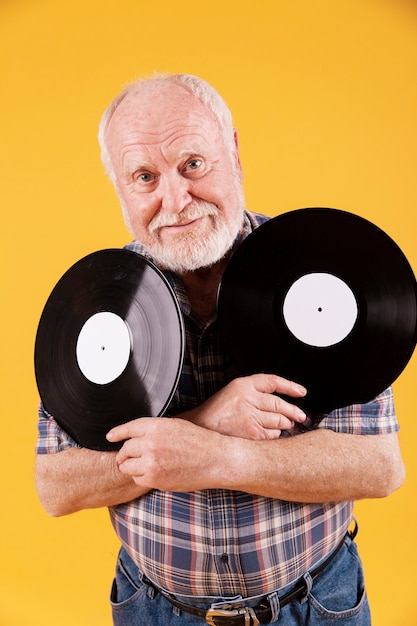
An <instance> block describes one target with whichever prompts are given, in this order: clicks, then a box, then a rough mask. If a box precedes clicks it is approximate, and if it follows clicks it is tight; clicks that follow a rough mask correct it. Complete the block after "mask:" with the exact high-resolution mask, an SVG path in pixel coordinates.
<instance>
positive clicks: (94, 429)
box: [35, 249, 184, 450]
mask: <svg viewBox="0 0 417 626" xmlns="http://www.w3.org/2000/svg"><path fill="white" fill-rule="evenodd" d="M183 352H184V330H183V322H182V316H181V313H180V310H179V307H178V303H177V300H176V297H175V295H174V293H173V291H172V289H171V287H170V285H169V283H168V282H167V280H166V279H165V277H164V275H163V274H162V273H161V272H160V271H159V270H158V269H157V268H156V267H155V266H154V265H153V264H152V263H151V262H150V261H148V260H147V259H145V258H144V257H143V256H141V255H139V254H137V253H135V252H132V251H129V250H120V249H109V250H100V251H98V252H94V253H92V254H90V255H88V256H86V257H84V258H83V259H81V260H80V261H78V262H77V263H75V265H73V266H72V267H71V268H70V269H69V270H68V271H67V272H66V273H65V274H64V275H63V276H62V278H61V279H60V280H59V282H58V283H57V285H56V286H55V288H54V289H53V291H52V293H51V295H50V296H49V298H48V301H47V303H46V305H45V308H44V310H43V313H42V315H41V319H40V322H39V326H38V331H37V335H36V342H35V374H36V381H37V385H38V389H39V393H40V396H41V399H42V402H43V404H44V407H45V409H46V410H47V411H48V413H50V414H51V415H53V416H54V418H55V419H56V421H57V422H58V423H59V424H60V425H61V426H62V428H63V429H64V430H65V431H66V432H67V433H68V434H69V435H71V436H72V437H73V438H74V439H75V441H76V442H78V443H79V444H80V445H81V446H84V447H87V448H91V449H94V450H111V449H115V448H117V447H119V446H118V445H117V444H116V445H115V444H110V443H109V442H108V441H107V440H106V438H105V435H106V433H107V432H108V431H109V430H110V429H111V428H112V427H113V426H116V425H118V424H122V423H124V422H127V421H129V420H131V419H134V418H137V417H143V416H158V415H162V414H163V413H164V411H165V410H166V408H167V406H168V404H169V403H170V401H171V399H172V396H173V394H174V392H175V389H176V386H177V383H178V379H179V375H180V372H181V368H182V361H183Z"/></svg>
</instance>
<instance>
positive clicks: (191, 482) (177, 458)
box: [107, 417, 232, 491]
mask: <svg viewBox="0 0 417 626" xmlns="http://www.w3.org/2000/svg"><path fill="white" fill-rule="evenodd" d="M107 438H108V439H109V440H110V441H125V443H124V444H123V446H122V448H121V449H120V450H119V452H118V454H117V456H116V462H117V464H118V466H119V470H120V471H121V472H122V473H123V474H126V475H127V476H131V477H132V478H133V480H134V481H135V483H136V484H137V485H139V486H140V487H142V488H144V489H146V488H147V489H161V490H164V491H195V490H198V489H206V488H210V487H217V486H219V485H218V481H220V479H221V475H222V473H223V469H222V462H221V459H222V454H223V452H222V449H223V445H224V442H225V440H229V439H230V441H232V439H231V438H229V437H224V436H222V435H219V434H218V433H215V432H213V431H207V430H206V429H204V428H201V427H199V426H196V425H195V424H192V423H191V422H188V421H187V420H184V419H181V418H175V417H172V418H166V417H140V418H139V419H136V420H133V421H131V422H127V423H126V424H122V425H121V426H116V427H115V428H113V429H112V430H111V431H110V432H109V433H108V435H107ZM224 452H225V451H224Z"/></svg>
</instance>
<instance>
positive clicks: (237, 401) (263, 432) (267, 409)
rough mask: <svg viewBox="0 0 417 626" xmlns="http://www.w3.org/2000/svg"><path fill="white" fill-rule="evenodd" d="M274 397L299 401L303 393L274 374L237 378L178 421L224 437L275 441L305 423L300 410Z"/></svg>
mask: <svg viewBox="0 0 417 626" xmlns="http://www.w3.org/2000/svg"><path fill="white" fill-rule="evenodd" d="M277 393H278V394H279V393H281V394H285V395H286V396H291V397H294V398H301V397H303V396H305V394H306V390H305V388H304V387H302V386H301V385H298V384H297V383H293V382H291V381H289V380H286V379H285V378H281V377H279V376H275V375H273V374H254V375H252V376H246V377H244V378H236V379H235V380H233V381H232V382H231V383H229V384H228V385H227V386H226V387H224V388H223V389H221V390H220V391H219V392H217V393H216V394H214V395H213V396H212V397H211V398H209V399H208V400H207V401H206V402H204V403H203V404H202V405H201V406H200V407H198V408H197V409H194V410H192V411H189V412H187V413H186V414H184V415H182V416H181V417H184V419H187V420H189V421H191V422H193V423H194V424H197V425H198V426H203V427H204V428H208V429H209V430H215V431H216V432H219V433H221V434H223V435H231V436H233V437H243V438H245V439H253V440H260V439H277V438H278V437H279V436H280V435H281V431H283V430H289V429H291V428H292V427H293V426H294V423H295V422H298V423H303V422H304V421H305V419H306V415H305V413H304V412H303V411H302V410H301V409H299V408H298V407H296V406H295V405H293V404H290V403H289V402H286V401H285V400H283V399H282V398H280V397H279V396H277V395H274V394H277Z"/></svg>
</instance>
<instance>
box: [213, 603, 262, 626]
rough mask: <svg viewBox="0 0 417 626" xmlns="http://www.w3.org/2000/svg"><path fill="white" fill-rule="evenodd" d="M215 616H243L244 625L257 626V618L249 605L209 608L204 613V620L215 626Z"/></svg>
mask: <svg viewBox="0 0 417 626" xmlns="http://www.w3.org/2000/svg"><path fill="white" fill-rule="evenodd" d="M215 617H229V618H230V617H244V618H245V626H259V623H260V622H259V620H258V618H257V617H256V615H255V611H254V610H253V609H252V608H251V607H247V606H244V607H242V608H239V609H229V610H228V609H209V610H208V611H207V613H206V622H207V624H210V626H217V625H216V622H215V621H214V618H215Z"/></svg>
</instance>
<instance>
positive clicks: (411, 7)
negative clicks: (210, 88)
mask: <svg viewBox="0 0 417 626" xmlns="http://www.w3.org/2000/svg"><path fill="white" fill-rule="evenodd" d="M0 67H1V74H0V81H1V94H2V95H1V98H0V124H1V150H0V153H1V154H0V159H1V162H0V178H1V185H0V189H1V204H2V213H1V215H2V220H1V236H2V245H1V255H2V257H1V264H0V268H1V299H2V300H1V325H0V331H1V344H0V345H1V355H2V358H1V362H0V367H1V377H0V380H1V384H2V393H1V402H2V410H1V418H2V425H1V429H0V442H1V454H0V463H1V467H0V471H1V477H2V489H1V516H0V524H1V526H0V542H1V554H0V598H1V602H0V624H1V626H29V625H30V626H56V625H57V624H59V626H65V625H67V624H68V625H73V624H77V626H91V625H92V624H97V625H100V626H110V623H111V622H110V612H109V608H108V601H107V596H108V590H109V586H110V581H111V578H112V575H113V567H114V561H115V557H116V553H117V542H116V540H115V538H114V536H113V531H112V529H111V528H110V523H109V521H108V517H107V512H106V511H105V510H99V511H89V512H82V513H80V514H77V515H73V516H70V517H68V518H62V519H51V518H49V517H48V516H47V515H46V513H44V512H43V510H42V509H41V507H40V505H39V503H38V501H37V497H36V493H35V489H34V481H33V464H34V455H33V450H34V445H35V438H36V408H37V390H36V385H35V380H34V374H33V345H34V338H35V333H36V327H37V323H38V320H39V316H40V314H41V311H42V308H43V305H44V303H45V301H46V298H47V297H48V295H49V293H50V291H51V289H52V287H53V286H54V285H55V283H56V281H57V280H58V278H60V276H61V275H62V274H63V272H64V271H65V270H66V269H68V267H69V266H70V265H72V264H73V263H74V262H75V261H76V260H78V259H79V258H81V257H82V256H84V255H85V254H87V253H89V252H92V251H94V250H97V249H101V248H105V247H109V246H121V245H123V244H124V243H125V241H127V240H128V238H129V237H128V234H127V232H126V231H125V228H124V225H123V223H122V219H121V217H120V213H119V209H118V203H117V200H116V197H115V194H114V192H113V190H112V188H111V186H110V183H109V182H108V181H107V179H106V178H105V176H104V174H103V171H102V167H101V164H100V162H99V153H98V148H97V144H96V127H97V123H98V120H99V116H100V114H101V111H102V109H103V108H104V106H105V105H106V104H107V103H108V102H109V100H110V99H111V98H112V97H113V96H114V95H115V94H116V93H117V92H118V91H119V89H120V88H121V87H122V86H123V85H124V83H126V82H127V81H130V80H131V79H133V78H135V77H137V76H139V75H142V74H149V73H151V72H153V71H155V70H156V71H180V72H188V73H194V74H198V75H200V76H202V77H203V78H205V79H207V80H208V81H209V82H211V83H212V84H213V85H214V86H215V87H217V88H218V89H219V91H220V92H221V93H222V94H223V95H224V97H225V99H226V100H227V102H228V103H229V105H230V107H231V109H232V111H233V112H234V117H235V125H236V126H237V127H238V129H239V131H240V140H241V152H242V159H243V165H244V170H245V189H246V195H247V205H248V208H250V209H252V210H255V211H260V212H266V213H269V214H270V215H275V214H278V213H280V212H284V211H288V210H291V209H296V208H301V207H306V206H330V207H336V208H340V209H345V210H348V211H352V212H355V213H358V214H359V215H362V216H364V217H366V218H367V219H370V220H371V221H373V222H374V223H376V224H378V225H379V226H380V227H382V228H383V229H384V230H385V231H386V232H388V233H389V234H390V235H391V237H392V238H393V239H395V240H396V241H397V243H398V244H399V245H400V246H401V248H402V249H403V251H404V252H405V253H406V255H407V257H408V258H409V260H410V262H411V264H412V265H413V267H414V269H415V268H417V252H416V245H415V239H416V216H415V213H416V198H417V173H416V163H417V158H416V157H417V121H416V118H417V80H416V79H417V75H416V74H417V72H416V69H417V3H416V2H415V0H408V1H407V0H337V1H335V0H285V1H284V0H269V1H268V0H258V1H257V2H244V1H242V0H229V1H228V0H210V2H174V1H173V0H152V1H148V2H144V1H143V0H117V1H115V2H111V1H110V0H72V1H71V2H59V1H58V0H55V1H53V0H38V1H35V0H32V1H30V0H0ZM352 254H353V255H354V254H355V242H352ZM387 359H389V354H387ZM416 367H417V359H416V357H415V356H414V357H413V359H412V360H411V362H410V363H409V365H408V367H407V368H406V370H405V371H404V372H403V374H402V375H401V376H400V378H399V380H398V381H397V382H396V384H395V391H396V398H397V409H398V415H399V419H400V422H401V427H402V430H401V443H402V448H403V453H404V457H405V461H406V464H407V468H408V475H407V480H406V484H405V486H404V487H403V488H402V489H401V490H400V491H399V492H397V493H396V494H394V495H393V496H392V497H390V498H388V499H386V500H381V501H372V502H361V503H359V504H358V505H357V507H356V513H357V516H358V518H359V523H360V533H359V538H358V541H359V544H360V548H361V552H362V555H363V559H364V563H365V568H366V576H367V583H368V590H369V595H370V599H371V603H372V606H373V613H374V624H375V626H385V625H387V626H388V625H390V626H391V625H393V626H413V625H416V624H417V606H416V600H415V587H416V582H417V580H416V575H415V560H416V556H417V533H416V528H415V524H416V522H415V513H416V505H415V494H416V487H417V463H416V457H417V454H416V442H417V438H416V414H415V413H416V403H415V388H416V383H415V380H416ZM369 461H370V463H372V459H370V460H369ZM318 462H319V459H318Z"/></svg>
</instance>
